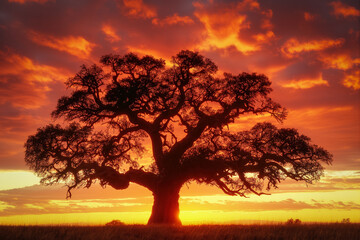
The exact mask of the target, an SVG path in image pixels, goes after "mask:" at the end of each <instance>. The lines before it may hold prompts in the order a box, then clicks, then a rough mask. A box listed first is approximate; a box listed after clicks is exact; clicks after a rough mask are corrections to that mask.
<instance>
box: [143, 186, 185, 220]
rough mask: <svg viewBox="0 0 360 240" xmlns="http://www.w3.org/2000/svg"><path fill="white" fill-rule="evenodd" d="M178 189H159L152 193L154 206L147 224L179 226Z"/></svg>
mask: <svg viewBox="0 0 360 240" xmlns="http://www.w3.org/2000/svg"><path fill="white" fill-rule="evenodd" d="M179 191H180V189H179V188H176V187H174V188H169V187H167V188H161V189H159V190H157V191H154V192H153V195H154V205H153V207H152V213H151V216H150V219H149V221H148V224H149V225H150V224H167V225H181V221H180V218H179V213H180V210H179Z"/></svg>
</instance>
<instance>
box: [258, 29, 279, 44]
mask: <svg viewBox="0 0 360 240" xmlns="http://www.w3.org/2000/svg"><path fill="white" fill-rule="evenodd" d="M274 37H275V34H274V32H273V31H267V32H266V33H265V34H263V33H259V34H256V35H254V39H255V40H256V41H257V42H266V41H269V40H270V39H272V38H274Z"/></svg>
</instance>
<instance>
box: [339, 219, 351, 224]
mask: <svg viewBox="0 0 360 240" xmlns="http://www.w3.org/2000/svg"><path fill="white" fill-rule="evenodd" d="M341 223H350V218H343V220H341Z"/></svg>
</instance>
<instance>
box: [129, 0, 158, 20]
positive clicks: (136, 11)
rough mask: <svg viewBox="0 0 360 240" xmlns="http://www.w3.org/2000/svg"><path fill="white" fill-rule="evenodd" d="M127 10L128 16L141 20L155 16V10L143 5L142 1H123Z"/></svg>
mask: <svg viewBox="0 0 360 240" xmlns="http://www.w3.org/2000/svg"><path fill="white" fill-rule="evenodd" d="M123 2H124V5H125V7H126V8H128V14H129V15H132V16H136V17H142V18H153V17H156V16H157V13H156V9H155V8H154V7H151V6H149V5H146V4H145V3H143V1H142V0H123Z"/></svg>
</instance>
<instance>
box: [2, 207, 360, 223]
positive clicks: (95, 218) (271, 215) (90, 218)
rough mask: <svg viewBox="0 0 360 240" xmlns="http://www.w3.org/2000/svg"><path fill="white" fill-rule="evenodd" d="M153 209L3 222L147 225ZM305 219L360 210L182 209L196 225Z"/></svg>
mask: <svg viewBox="0 0 360 240" xmlns="http://www.w3.org/2000/svg"><path fill="white" fill-rule="evenodd" d="M149 216H150V212H149V211H146V212H91V213H63V214H39V215H35V214H27V215H15V216H2V217H0V225H103V224H105V223H107V222H110V221H112V220H115V219H118V220H120V221H122V222H124V223H126V224H146V223H147V220H148V218H149ZM290 218H293V219H296V218H298V219H300V220H301V221H302V222H304V223H306V222H309V223H312V222H318V223H331V222H341V220H342V219H344V218H350V221H351V222H352V223H359V222H360V210H359V209H357V210H351V211H350V210H339V209H304V210H298V211H288V210H281V211H261V212H246V211H232V212H231V211H220V210H203V211H181V212H180V219H181V221H182V223H183V225H193V224H196V225H197V224H254V223H264V224H267V223H269V224H271V223H278V222H286V221H287V220H288V219H290Z"/></svg>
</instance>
